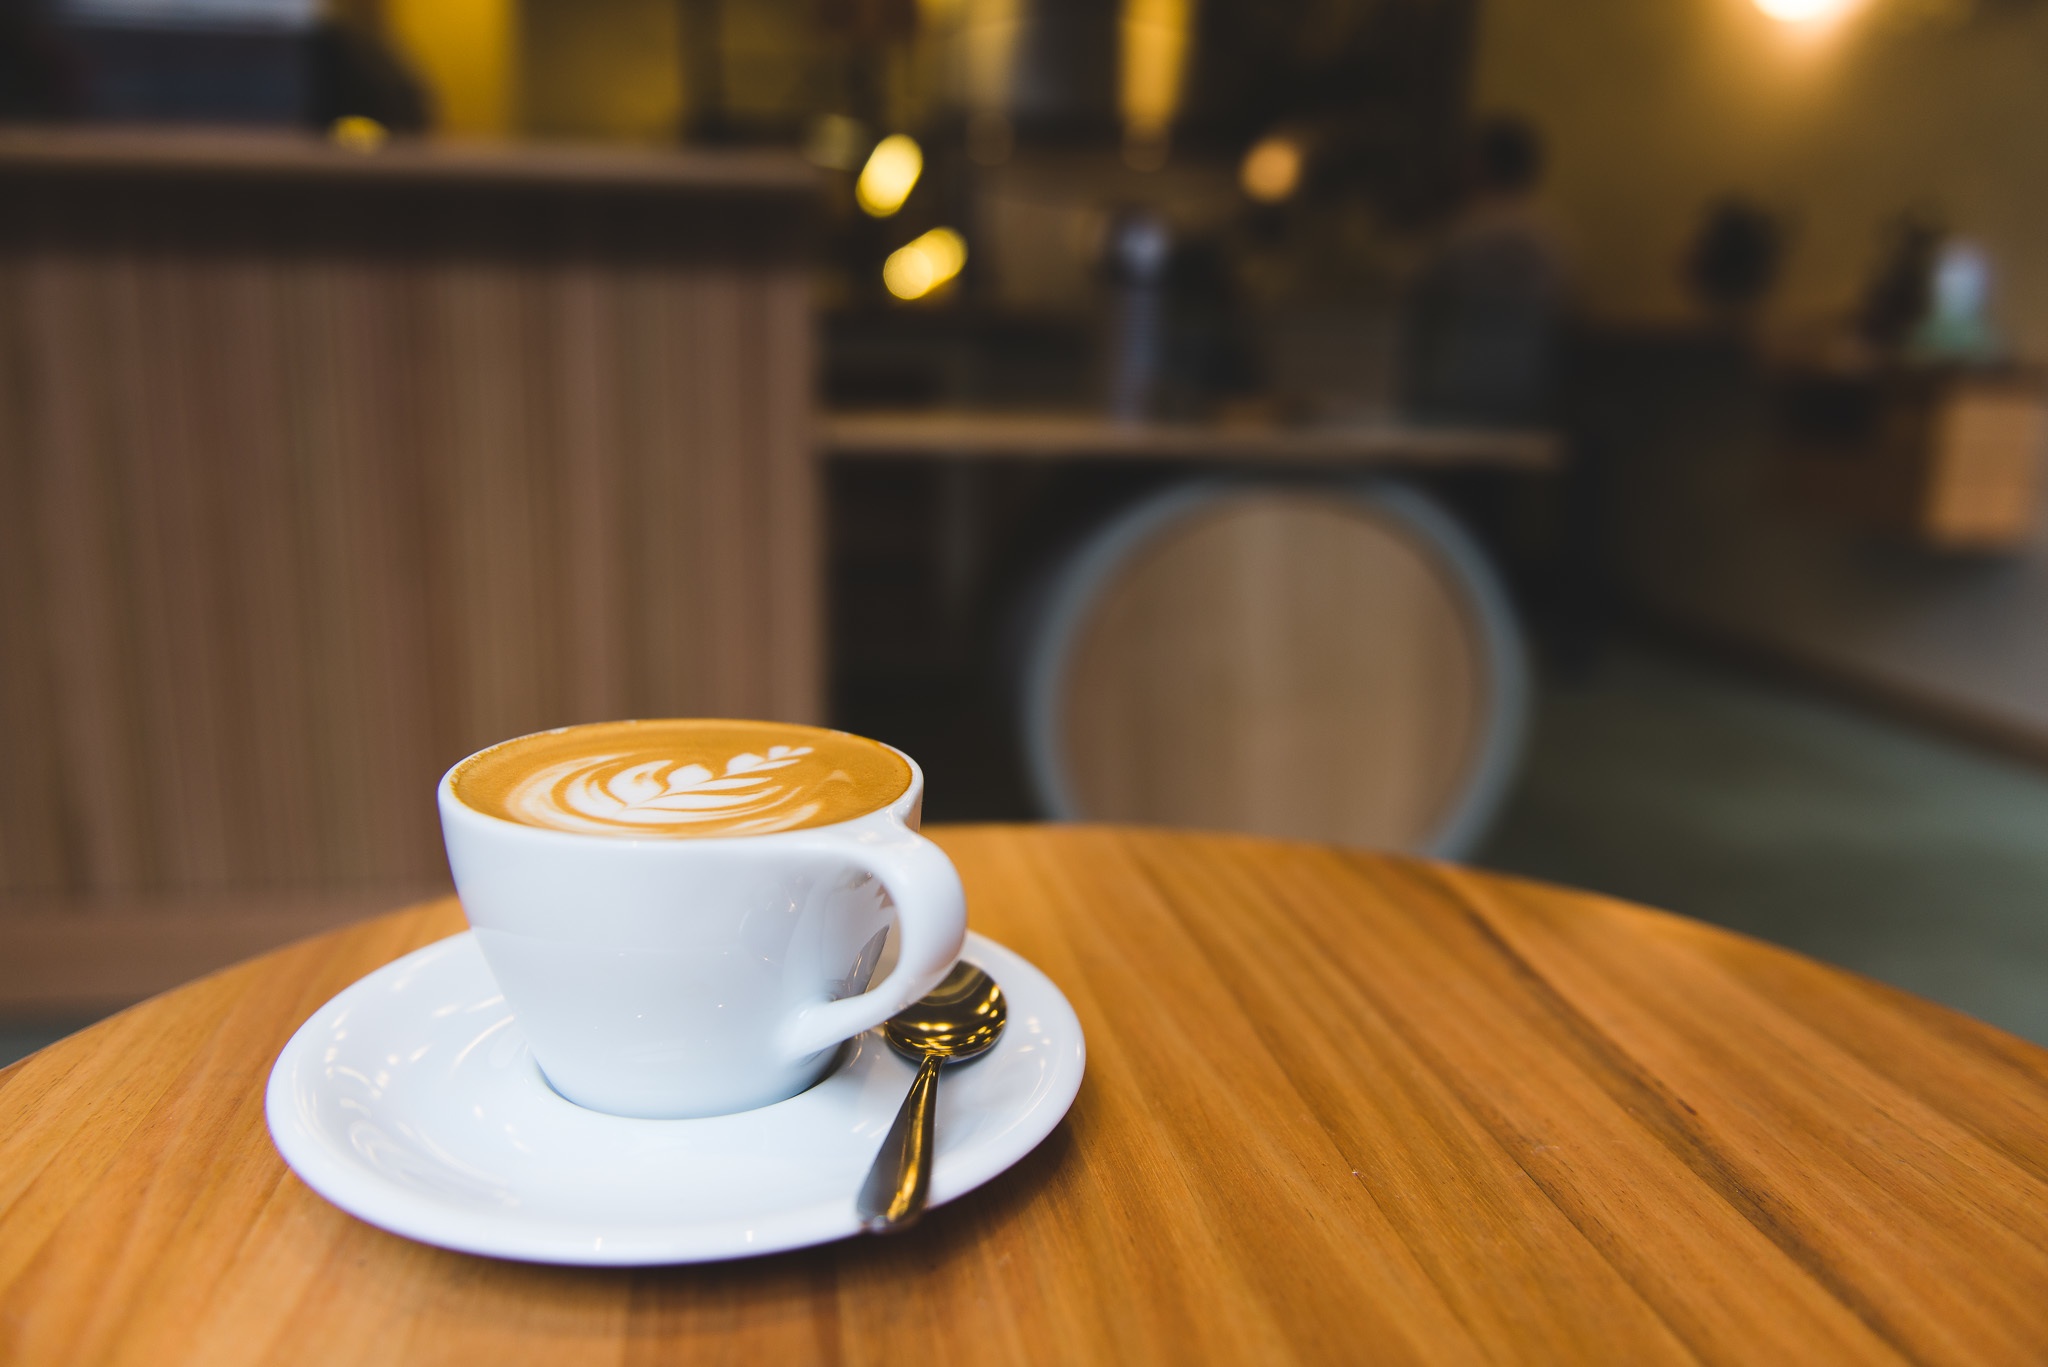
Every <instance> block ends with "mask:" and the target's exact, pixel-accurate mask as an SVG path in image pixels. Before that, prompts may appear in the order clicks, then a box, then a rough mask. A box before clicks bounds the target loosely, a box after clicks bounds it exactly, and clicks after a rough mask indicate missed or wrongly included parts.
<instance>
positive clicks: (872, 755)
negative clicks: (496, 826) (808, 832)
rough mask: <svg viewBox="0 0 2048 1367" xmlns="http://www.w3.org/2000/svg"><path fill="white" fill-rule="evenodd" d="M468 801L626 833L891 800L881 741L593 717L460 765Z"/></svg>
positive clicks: (506, 813)
mask: <svg viewBox="0 0 2048 1367" xmlns="http://www.w3.org/2000/svg"><path fill="white" fill-rule="evenodd" d="M453 786H454V789H455V796H456V797H457V798H459V799H460V800H461V801H462V803H463V805H464V806H466V807H470V808H473V809H475V810H476V811H479V812H482V813H484V814H485V815H486V816H495V817H502V818H503V819H505V820H507V821H517V822H519V823H521V824H522V825H527V826H541V827H545V828H547V829H549V830H557V831H570V832H573V833H575V834H578V835H610V836H623V837H627V838H633V839H646V838H649V837H654V838H688V837H705V836H739V835H768V834H771V833H773V832H776V831H798V830H805V829H808V828H810V827H813V826H830V825H833V824H835V823H837V822H841V821H851V820H852V819H853V818H855V817H857V816H865V815H867V814H868V813H869V812H872V811H876V810H879V809H880V808H883V807H886V806H888V805H889V804H890V803H891V802H894V801H895V800H896V799H897V798H899V797H901V796H902V795H903V793H904V790H905V789H907V788H909V787H910V765H909V764H908V763H906V762H905V761H904V759H903V757H902V756H901V755H899V754H897V753H896V752H895V751H894V750H891V749H890V748H889V747H888V746H886V745H882V744H880V743H879V742H877V741H871V740H867V739H864V738H862V737H860V736H854V735H848V734H847V733H846V732H844V731H828V730H826V729H824V728H823V727H817V726H798V725H795V724H793V723H788V722H759V721H722V720H699V719H691V720H679V721H618V722H598V723H594V724H592V725H588V726H569V727H564V728H562V729H561V730H559V731H542V732H539V733H537V734H535V735H531V736H521V737H519V738H518V739H517V740H508V741H506V742H504V743H503V744H501V745H494V746H492V747H491V748H490V749H488V750H485V751H482V752H480V753H478V754H475V755H472V756H471V757H470V758H468V759H466V760H464V761H463V762H462V764H461V766H460V767H459V768H457V769H456V771H455V775H454V779H453Z"/></svg>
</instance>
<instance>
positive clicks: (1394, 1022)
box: [0, 827, 2048, 1367]
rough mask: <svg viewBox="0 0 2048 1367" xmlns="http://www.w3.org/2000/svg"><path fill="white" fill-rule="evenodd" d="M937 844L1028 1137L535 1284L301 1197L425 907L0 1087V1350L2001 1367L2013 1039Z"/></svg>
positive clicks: (1246, 845)
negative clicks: (916, 1204)
mask: <svg viewBox="0 0 2048 1367" xmlns="http://www.w3.org/2000/svg"><path fill="white" fill-rule="evenodd" d="M933 834H934V836H935V837H936V838H937V839H938V840H939V842H940V843H941V844H942V845H943V846H944V848H945V849H946V851H947V852H948V853H949V854H950V855H951V856H952V858H953V859H954V861H955V862H956V864H957V865H958V866H959V868H960V873H961V877H962V879H963V881H964V882H965V884H966V887H967V894H968V906H969V919H970V920H971V922H972V923H973V924H974V926H975V927H976V928H977V929H979V930H981V931H982V932H984V933H986V934H989V935H992V936H994V937H995V938H997V939H999V940H1001V941H1003V942H1004V943H1006V944H1009V945H1010V946H1012V947H1013V948H1015V949H1016V950H1018V951H1019V952H1020V953H1022V954H1024V955H1025V956H1026V957H1027V958H1029V959H1031V960H1032V961H1033V962H1034V963H1036V964H1037V965H1038V966H1039V967H1041V968H1043V969H1044V970H1045V971H1046V972H1047V973H1048V974H1050V975H1051V976H1052V978H1053V979H1054V980H1055V981H1056V982H1058V983H1059V984H1060V986H1061V988H1062V989H1063V990H1064V991H1065V992H1066V993H1067V995H1068V997H1069V999H1070V1000H1071V1001H1072V1002H1073V1004H1074V1008H1075V1010H1076V1012H1077V1013H1078V1014H1079V1016H1080V1018H1081V1022H1082V1025H1083V1028H1084V1029H1085V1030H1086V1031H1087V1034H1088V1077H1087V1080H1086V1082H1085V1083H1084V1084H1083V1085H1082V1088H1081V1093H1080V1096H1079V1097H1078V1098H1077V1099H1076V1101H1075V1103H1074V1108H1073V1110H1072V1111H1071V1112H1070V1113H1069V1115H1068V1116H1067V1118H1066V1120H1065V1121H1064V1123H1063V1124H1062V1125H1061V1126H1060V1127H1059V1129H1057V1130H1056V1131H1055V1132H1054V1133H1053V1134H1052V1136H1050V1137H1049V1138H1048V1139H1047V1140H1046V1142H1045V1143H1044V1144H1042V1145H1041V1146H1040V1147H1039V1148H1038V1150H1037V1151H1035V1152H1034V1153H1033V1154H1031V1155H1030V1156H1029V1157H1027V1158H1026V1159H1025V1160H1024V1161H1023V1162H1021V1163H1019V1164H1018V1165H1017V1166H1016V1167H1015V1168H1013V1169H1011V1170H1010V1171H1009V1172H1007V1173H1005V1174H1003V1175H1002V1176H1000V1177H998V1178H996V1179H995V1180H994V1181H993V1182H991V1183H990V1184H989V1185H988V1186H986V1187H984V1188H983V1189H981V1190H979V1191H976V1192H973V1193H970V1194H969V1195H967V1196H965V1197H963V1198H962V1199H960V1200H959V1201H957V1202H955V1203H953V1204H951V1205H949V1206H946V1207H944V1208H942V1209H940V1210H938V1211H935V1212H933V1213H932V1214H931V1215H930V1216H928V1217H927V1218H926V1219H925V1221H924V1222H923V1223H921V1224H920V1225H919V1226H917V1227H916V1228H913V1229H911V1230H909V1231H908V1232H906V1233H904V1234H901V1235H897V1236H893V1237H891V1238H888V1239H886V1240H884V1239H854V1240H848V1241H845V1242H842V1243H839V1244H835V1245H831V1246H828V1247H824V1248H817V1249H810V1250H805V1251H802V1252H796V1253H789V1254H783V1255H778V1256H774V1257H767V1258H759V1259H751V1260H746V1261H742V1262H737V1263H729V1264H725V1265H722V1266H708V1267H707V1266H696V1267H677V1268H648V1269H637V1270H635V1269H622V1268H606V1269H592V1268H551V1267H537V1266H527V1265H522V1264H518V1263H509V1262H500V1261H495V1260H491V1259H485V1258H476V1257H469V1256H465V1255H462V1254H457V1253H448V1252H444V1251H442V1250H439V1249H433V1248H428V1247H425V1246H423V1245H419V1244H414V1243H410V1242H408V1241H406V1240H404V1239H400V1238H397V1237H395V1236H393V1235H389V1234H385V1233H382V1232H381V1231H379V1230H376V1229H374V1228H372V1227H370V1226H369V1225H366V1224H364V1223H362V1222H360V1221H357V1220H355V1219H352V1218H351V1217H349V1216H347V1215H344V1214H342V1213H341V1212H340V1211H339V1210H336V1209H335V1208H334V1207H332V1206H329V1205H328V1204H326V1203H325V1202H324V1201H322V1200H321V1199H320V1198H319V1197H317V1196H315V1195H314V1194H313V1193H312V1192H311V1191H310V1190H308V1189H307V1188H306V1187H305V1186H304V1185H303V1184H302V1183H300V1182H299V1181H298V1180H297V1179H296V1178H295V1177H293V1176H291V1175H290V1174H289V1173H288V1172H287V1171H286V1170H285V1168H284V1166H283V1164H282V1163H281V1162H280V1161H279V1160H278V1157H277V1155H276V1152H275V1150H274V1149H273V1148H272V1147H271V1144H270V1140H269V1136H268V1134H267V1133H266V1132H265V1130H264V1125H263V1098H262V1092H263V1083H264V1079H265V1077H266V1075H267V1074H268V1071H269V1069H270V1065H271V1061H272V1060H273V1059H274V1058H275V1056H276V1053H277V1050H278V1049H279V1048H281V1047H282V1046H283V1044H284V1042H285V1040H286V1039H287V1038H289V1036H290V1033H291V1031H292V1030H293V1029H294V1028H296V1027H297V1025H298V1024H299V1023H300V1022H301V1021H303V1020H304V1019H306V1017H307V1016H309V1015H310V1014H312V1013H313V1012H314V1011H315V1010H317V1009H318V1008H319V1006H320V1004H321V1003H322V1002H323V1001H325V1000H326V999H327V998H328V997H329V996H331V995H332V994H333V993H335V992H337V991H339V990H341V989H342V988H343V987H345V986H346V985H347V984H348V983H349V982H350V981H351V980H352V979H354V978H356V977H357V976H359V975H361V974H362V973H364V972H367V971H368V970H370V969H371V968H373V967H375V966H377V965H379V964H382V963H385V962H388V961H389V960H391V959H393V958H396V957H397V956H399V955H400V954H403V953H405V952H406V951H408V950H410V949H413V948H415V947H417V946H419V945H421V944H424V943H426V942H428V941H430V940H433V939H436V938H438V937H440V936H442V935H446V934H449V933H452V932H454V931H456V930H459V929H460V928H461V926H462V919H461V915H460V912H459V911H458V909H457V908H456V906H455V905H454V903H453V902H452V901H450V902H442V903H438V904H436V905H434V906H431V907H427V908H424V909H421V910H419V911H415V912H412V913H409V914H405V915H401V916H394V917H388V918H385V919H383V920H379V921H374V922H371V923H368V924H366V925H363V926H359V927H355V928H353V929H350V930H348V931H344V932H341V933H339V934H336V935H332V936H328V937H326V938H324V939H321V940H317V941H313V942H310V943H307V944H304V945H299V946H295V947H293V948H291V949H288V950H284V951H281V952H279V953H277V954H274V955H271V956H269V957H267V958H265V959H262V960H259V961H257V962H255V963H253V964H248V965H244V966H242V967H239V968H235V969H231V970H229V971H228V972H226V973H222V974H218V975H216V976H214V977H212V978H209V979H206V980H205V981H203V982H199V983H194V984H192V985H191V986H189V987H187V988H184V989H181V990H180V991H178V992H175V993H173V994H171V995H169V996H166V997H163V998H160V999H158V1000H157V1001H155V1002H151V1003H148V1004H146V1005H144V1006H141V1007H138V1008H136V1009H135V1010H134V1011H131V1012H127V1013H124V1014H123V1015H121V1016H118V1017H116V1018H114V1019H113V1020H110V1021H107V1022H105V1023H103V1024H101V1025H99V1026H96V1027H94V1028H93V1029H92V1030H90V1031H87V1032H85V1033H84V1034H81V1035H79V1036H76V1037H75V1038H73V1039H70V1040H67V1041H65V1042H63V1043H60V1044H58V1045H56V1046H54V1047H52V1048H51V1049H49V1050H47V1051H45V1052H44V1053H42V1054H38V1055H36V1056H34V1057H32V1058H30V1059H29V1060H28V1061H26V1062H24V1063H22V1064H19V1065H17V1066H16V1067H14V1068H13V1069H10V1070H7V1071H5V1072H0V1229H4V1230H5V1237H0V1360H4V1361H6V1362H7V1363H9V1364H10V1367H15V1365H16V1364H18V1365H19V1367H39V1365H40V1364H43V1363H50V1364H66V1367H68V1365H69V1364H72V1363H136V1364H148V1365H149V1367H160V1365H163V1367H168V1365H171V1364H185V1363H190V1364H205V1365H206V1367H216V1365H217V1364H234V1363H272V1362H290V1363H293V1364H341V1363H362V1364H378V1365H379V1367H384V1365H385V1364H401V1363H472V1362H480V1363H490V1364H494V1365H495V1367H513V1365H514V1364H524V1363H533V1364H547V1365H548V1367H562V1365H563V1364H584V1363H589V1364H593V1365H595V1364H605V1365H606V1367H612V1365H615V1364H640V1363H670V1362H689V1363H698V1362H707V1363H776V1364H781V1363H792V1364H808V1363H821V1364H843V1365H845V1367H855V1365H857V1364H874V1365H875V1367H881V1365H882V1364H901V1363H934V1364H935V1363H953V1362H961V1363H974V1364H1018V1365H1019V1367H1024V1365H1025V1364H1042V1363H1060V1364H1066V1363H1104V1364H1109V1363H1114V1364H1118V1367H1125V1365H1126V1364H1150V1363H1160V1364H1176V1365H1177V1364H1183V1363H1230V1364H1238V1363H1260V1364H1265V1363H1275V1364H1289V1363H1304V1364H1306V1363H1447V1364H1449V1363H1456V1364H1479V1363H1524V1362H1526V1363H1612V1364H1618V1365H1626V1367H1639V1365H1641V1364H1663V1363H1670V1364H1701V1363H1710V1364H1722V1363H1725V1364H1729V1365H1730V1367H1754V1365H1755V1364H1779V1363H1786V1364H1793V1363H1796V1364H1800V1365H1801V1367H1805V1364H1821V1363H1888V1364H1907V1363H1916V1364H1929V1365H1930V1367H1931V1365H1932V1364H1947V1363H1956V1364H1965V1363H1969V1364H2006V1363H2031V1362H2038V1361H2040V1360H2041V1357H2042V1346H2043V1345H2044V1344H2048V1052H2044V1051H2042V1050H2041V1049H2039V1048H2036V1047H2034V1046H2033V1045H2030V1044H2027V1043H2024V1042H2023V1041H2020V1040H2017V1039H2014V1038H2012V1037H2011V1036H2009V1035H2004V1034H2001V1033H2000V1032H1999V1031H1996V1030H1993V1029H1991V1028H1990V1027H1988V1026H1985V1025H1983V1024H1980V1023H1979V1022H1976V1021H1972V1020H1969V1019H1967V1018H1965V1017H1962V1016H1959V1015H1956V1014H1954V1013H1952V1012H1949V1011H1946V1010H1944V1009H1942V1008H1940V1007H1937V1006H1934V1005H1932V1004H1931V1003H1928V1002H1925V1001H1920V1000H1918V999H1916V998H1913V997H1910V996H1908V995H1907V994H1905V993H1902V992H1896V991H1893V990H1892V989H1890V988H1886V987H1882V986H1880V985H1878V984H1876V983H1872V982H1870V981H1868V980H1865V979H1860V978H1856V977H1854V976H1852V975H1849V974H1845V973H1841V972H1839V971H1837V970H1834V969H1831V968H1828V967H1826V966H1824V965H1822V964H1817V963H1814V962H1813V961H1811V960H1808V959H1803V958H1801V957H1799V956H1798V955H1795V954H1791V953H1788V952H1786V951H1784V950H1780V949H1776V948H1773V947H1771V946H1768V945H1764V944H1760V943H1758V942H1756V941H1754V940H1748V939H1744V938H1742V937H1740V936H1736V935H1731V934H1728V933H1726V932H1723V931H1719V930H1716V929H1713V928H1712V927H1708V926H1702V925H1699V924H1696V923H1693V922H1688V921H1685V920H1683V919H1681V918H1679V917H1674V916H1665V915H1660V914H1658V913H1655V912H1650V911H1646V910H1644V909H1642V908H1639V907H1631V906H1627V905H1625V904H1622V903H1619V902H1615V901H1611V900H1608V899H1605V898H1600V897H1594V896H1591V895H1588V894H1585V893H1577V892H1572V891H1569V890H1567V889H1563V888H1554V887H1544V886H1540V885H1536V884H1530V883H1523V882H1518V881H1515V880H1510V879H1502V878H1495V877H1490V876H1487V875H1484V874H1479V873H1473V872H1469V871H1465V870H1461V869H1457V868H1453V867H1451V866H1448V865H1441V864H1428V863H1422V862H1419V861H1414V860H1405V859H1394V858H1388V857H1385V856H1379V855H1371V854H1362V853H1355V852H1344V851H1338V850H1332V849H1323V848H1315V847H1311V846H1304V845H1287V844H1281V843H1278V842H1273V841H1265V840H1252V839H1243V838H1224V837H1205V836H1195V835H1189V834H1184V833H1169V832H1157V831H1148V832H1140V831H1126V830H1113V829H1104V828H1088V827H1037V828H1014V829H1007V830H1006V829H992V828H985V829H964V830H944V829H940V830H937V831H934V832H933ZM848 1199H849V1200H851V1199H852V1193H851V1191H849V1192H848Z"/></svg>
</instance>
